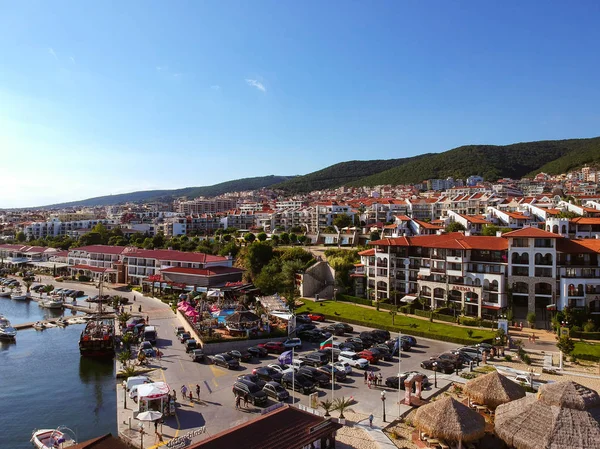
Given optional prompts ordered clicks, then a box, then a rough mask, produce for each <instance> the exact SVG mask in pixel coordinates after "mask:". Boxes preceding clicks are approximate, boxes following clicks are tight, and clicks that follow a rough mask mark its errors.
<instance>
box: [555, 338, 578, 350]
mask: <svg viewBox="0 0 600 449" xmlns="http://www.w3.org/2000/svg"><path fill="white" fill-rule="evenodd" d="M556 346H557V347H558V349H559V350H560V351H562V352H563V353H565V354H567V355H569V354H571V353H572V352H573V350H574V349H575V342H574V341H573V340H571V338H569V337H568V336H567V335H564V336H562V337H560V338H559V339H558V343H557V344H556Z"/></svg>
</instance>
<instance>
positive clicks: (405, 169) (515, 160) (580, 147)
mask: <svg viewBox="0 0 600 449" xmlns="http://www.w3.org/2000/svg"><path fill="white" fill-rule="evenodd" d="M595 161H596V162H600V137H596V138H592V139H571V140H547V141H539V142H522V143H515V144H512V145H504V146H495V145H468V146H462V147H458V148H454V149H453V150H449V151H445V152H443V153H438V154H428V155H426V156H425V157H422V158H419V159H417V160H412V161H408V162H406V163H404V164H402V165H399V166H397V167H394V168H391V169H389V170H386V171H384V172H381V173H376V174H373V175H370V176H365V177H362V178H360V179H357V180H356V181H353V182H351V183H350V185H353V186H374V185H382V184H392V185H398V184H412V183H418V182H422V181H424V180H426V179H433V178H441V179H445V178H447V177H449V176H452V177H454V178H459V179H465V178H467V177H468V176H470V175H481V176H483V177H484V178H485V179H486V180H490V181H495V180H497V179H499V178H504V177H509V178H516V179H519V178H521V177H523V176H527V175H531V174H532V173H539V172H540V171H545V172H547V173H551V174H559V173H563V172H565V171H567V170H568V169H572V168H575V167H578V166H581V165H583V164H584V163H591V162H595Z"/></svg>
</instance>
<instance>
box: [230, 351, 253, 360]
mask: <svg viewBox="0 0 600 449" xmlns="http://www.w3.org/2000/svg"><path fill="white" fill-rule="evenodd" d="M227 354H229V355H230V356H231V357H233V358H234V359H237V360H238V361H240V362H250V361H252V354H251V353H250V352H248V351H247V350H246V349H240V350H239V351H238V350H237V349H234V350H233V351H229V352H228V353H227Z"/></svg>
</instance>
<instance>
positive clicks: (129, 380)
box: [123, 376, 152, 391]
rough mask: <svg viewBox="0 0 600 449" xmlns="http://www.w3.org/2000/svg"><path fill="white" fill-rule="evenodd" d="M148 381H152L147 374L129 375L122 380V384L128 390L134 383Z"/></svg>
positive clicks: (139, 383)
mask: <svg viewBox="0 0 600 449" xmlns="http://www.w3.org/2000/svg"><path fill="white" fill-rule="evenodd" d="M150 382H152V381H151V380H150V378H149V377H147V376H131V377H128V378H127V380H124V381H123V386H124V387H125V388H126V389H127V391H129V390H131V387H133V386H134V385H141V384H145V383H150Z"/></svg>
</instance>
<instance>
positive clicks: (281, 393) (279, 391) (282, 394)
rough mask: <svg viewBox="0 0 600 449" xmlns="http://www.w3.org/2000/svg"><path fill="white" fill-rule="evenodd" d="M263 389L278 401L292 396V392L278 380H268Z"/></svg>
mask: <svg viewBox="0 0 600 449" xmlns="http://www.w3.org/2000/svg"><path fill="white" fill-rule="evenodd" d="M263 391H264V392H265V393H266V394H267V396H269V397H271V398H273V399H275V400H276V401H287V400H288V399H289V398H290V393H289V392H288V391H287V390H286V389H285V388H283V386H282V385H281V384H280V383H278V382H267V383H266V384H265V386H264V387H263Z"/></svg>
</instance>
